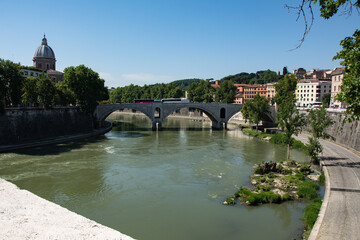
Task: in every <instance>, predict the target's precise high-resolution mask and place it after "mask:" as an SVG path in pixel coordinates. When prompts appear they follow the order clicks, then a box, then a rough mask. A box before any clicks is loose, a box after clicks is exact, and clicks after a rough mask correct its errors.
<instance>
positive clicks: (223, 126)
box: [211, 121, 227, 130]
mask: <svg viewBox="0 0 360 240" xmlns="http://www.w3.org/2000/svg"><path fill="white" fill-rule="evenodd" d="M211 128H212V129H216V130H222V129H227V122H225V121H220V122H217V121H212V124H211Z"/></svg>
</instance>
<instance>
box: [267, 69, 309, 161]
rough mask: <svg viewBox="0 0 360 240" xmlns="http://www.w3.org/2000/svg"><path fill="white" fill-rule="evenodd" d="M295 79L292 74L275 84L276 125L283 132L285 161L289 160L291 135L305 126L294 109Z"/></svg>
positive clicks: (302, 119) (302, 118)
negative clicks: (285, 146) (286, 152)
mask: <svg viewBox="0 0 360 240" xmlns="http://www.w3.org/2000/svg"><path fill="white" fill-rule="evenodd" d="M296 83H297V79H296V77H295V76H294V75H293V74H288V75H286V76H285V77H284V79H282V80H280V81H279V84H277V85H276V86H275V87H276V91H277V94H276V95H275V98H274V99H275V102H276V104H277V113H276V118H277V124H278V125H279V126H280V127H281V128H282V129H283V130H284V133H285V141H286V143H287V145H288V154H287V159H290V146H291V145H292V135H294V134H295V135H297V134H299V133H300V132H301V130H302V128H303V126H304V125H305V123H306V122H305V117H304V115H302V114H300V113H299V110H298V109H297V108H296V105H295V103H296V98H295V89H296Z"/></svg>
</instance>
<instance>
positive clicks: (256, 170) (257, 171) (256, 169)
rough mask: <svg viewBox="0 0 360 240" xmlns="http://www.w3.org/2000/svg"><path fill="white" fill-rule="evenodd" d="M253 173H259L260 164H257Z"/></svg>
mask: <svg viewBox="0 0 360 240" xmlns="http://www.w3.org/2000/svg"><path fill="white" fill-rule="evenodd" d="M254 173H255V174H261V166H260V165H258V166H257V167H256V168H255V170H254Z"/></svg>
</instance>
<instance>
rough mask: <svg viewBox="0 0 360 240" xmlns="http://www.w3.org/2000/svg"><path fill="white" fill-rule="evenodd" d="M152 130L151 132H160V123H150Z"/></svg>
mask: <svg viewBox="0 0 360 240" xmlns="http://www.w3.org/2000/svg"><path fill="white" fill-rule="evenodd" d="M152 130H153V131H161V130H162V122H160V121H158V120H155V121H153V122H152Z"/></svg>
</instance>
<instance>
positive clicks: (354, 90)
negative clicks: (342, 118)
mask: <svg viewBox="0 0 360 240" xmlns="http://www.w3.org/2000/svg"><path fill="white" fill-rule="evenodd" d="M340 45H341V46H342V47H343V49H342V50H341V51H340V52H338V53H337V54H336V56H335V57H334V59H343V61H341V62H340V63H341V64H342V65H344V66H345V75H344V78H343V80H342V85H341V86H340V89H341V91H340V93H339V94H338V95H337V96H336V98H337V99H338V100H339V101H341V102H347V103H348V104H349V105H350V106H349V107H348V108H347V111H346V112H347V120H350V121H351V120H359V119H360V30H356V31H355V33H354V34H353V36H352V37H346V38H345V39H344V40H342V41H341V43H340Z"/></svg>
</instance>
